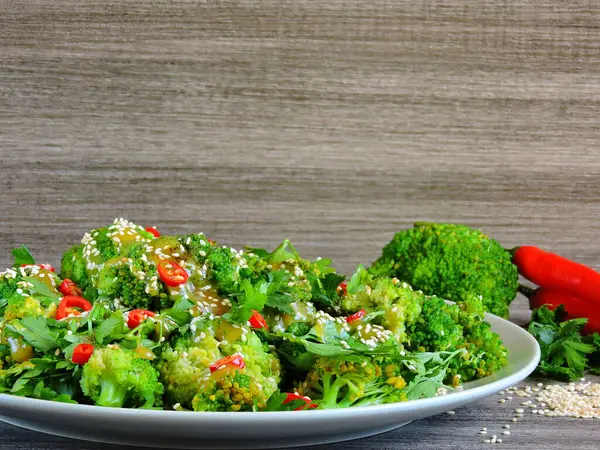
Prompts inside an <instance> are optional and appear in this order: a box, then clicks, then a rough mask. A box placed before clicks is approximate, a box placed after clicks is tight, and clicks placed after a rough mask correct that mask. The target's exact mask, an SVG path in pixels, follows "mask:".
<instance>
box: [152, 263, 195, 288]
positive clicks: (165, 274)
mask: <svg viewBox="0 0 600 450" xmlns="http://www.w3.org/2000/svg"><path fill="white" fill-rule="evenodd" d="M158 275H159V276H160V279H161V280H162V282H163V283H165V284H166V285H167V286H179V285H180V284H183V283H185V282H186V281H187V280H188V273H187V272H186V271H185V270H184V269H183V267H181V266H180V265H179V264H177V263H176V262H173V261H167V260H162V261H161V262H159V263H158Z"/></svg>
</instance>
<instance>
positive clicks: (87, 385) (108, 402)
mask: <svg viewBox="0 0 600 450" xmlns="http://www.w3.org/2000/svg"><path fill="white" fill-rule="evenodd" d="M80 384H81V389H82V391H83V393H84V394H85V395H86V396H87V397H89V398H91V399H92V400H93V401H94V403H95V404H96V405H99V406H111V407H115V408H120V407H123V406H125V405H126V406H129V407H141V408H152V407H154V406H160V404H161V398H162V394H163V391H164V388H163V385H162V384H161V383H160V382H159V381H158V372H157V371H156V369H154V368H153V367H152V365H151V364H150V362H149V361H148V360H145V359H142V358H140V357H139V356H138V355H137V353H135V352H134V351H132V350H128V349H124V348H121V347H118V346H116V345H112V346H109V347H105V348H96V349H95V350H94V353H93V354H92V357H91V358H90V360H89V361H88V362H87V363H86V364H85V365H84V366H83V372H82V375H81V382H80Z"/></svg>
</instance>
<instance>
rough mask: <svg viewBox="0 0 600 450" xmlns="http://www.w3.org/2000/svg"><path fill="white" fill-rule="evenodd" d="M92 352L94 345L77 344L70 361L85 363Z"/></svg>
mask: <svg viewBox="0 0 600 450" xmlns="http://www.w3.org/2000/svg"><path fill="white" fill-rule="evenodd" d="M92 353H94V346H93V345H90V344H79V345H78V346H77V347H75V348H74V349H73V356H72V357H71V361H73V362H74V363H75V364H85V363H86V362H88V361H89V360H90V358H91V357H92Z"/></svg>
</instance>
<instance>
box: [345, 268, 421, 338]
mask: <svg viewBox="0 0 600 450" xmlns="http://www.w3.org/2000/svg"><path fill="white" fill-rule="evenodd" d="M422 297H423V295H422V294H421V293H419V292H416V291H413V290H412V289H411V288H410V286H408V285H406V284H405V283H400V282H398V280H396V279H391V278H375V277H373V276H372V275H371V274H370V273H369V272H367V271H366V270H364V269H363V268H362V267H359V268H358V269H357V270H356V272H355V273H354V275H353V276H352V278H350V281H349V282H348V286H347V293H346V295H344V297H343V298H342V301H341V307H342V311H344V312H345V313H346V314H353V313H355V312H357V311H360V310H361V309H364V310H365V311H366V312H367V313H374V314H375V317H374V318H373V320H372V322H373V323H375V324H379V325H381V326H383V327H384V328H386V329H387V330H389V331H391V332H392V333H394V335H395V336H396V338H397V339H398V341H399V342H400V343H402V342H404V340H405V339H406V332H405V330H406V326H407V325H410V324H411V323H413V322H414V321H415V320H416V319H417V317H419V315H420V314H421V302H420V300H421V298H422Z"/></svg>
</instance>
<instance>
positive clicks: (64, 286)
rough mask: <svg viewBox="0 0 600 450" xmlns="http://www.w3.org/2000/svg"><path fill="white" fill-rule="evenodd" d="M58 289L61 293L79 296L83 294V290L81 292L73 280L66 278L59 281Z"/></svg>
mask: <svg viewBox="0 0 600 450" xmlns="http://www.w3.org/2000/svg"><path fill="white" fill-rule="evenodd" d="M58 290H59V291H60V292H61V293H62V294H63V295H75V296H77V297H81V296H82V295H83V292H81V289H79V286H77V284H76V283H75V282H74V281H73V280H69V279H68V278H65V279H64V280H63V282H62V283H60V286H59V287H58Z"/></svg>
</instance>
